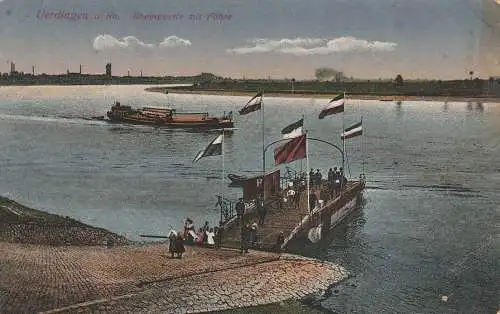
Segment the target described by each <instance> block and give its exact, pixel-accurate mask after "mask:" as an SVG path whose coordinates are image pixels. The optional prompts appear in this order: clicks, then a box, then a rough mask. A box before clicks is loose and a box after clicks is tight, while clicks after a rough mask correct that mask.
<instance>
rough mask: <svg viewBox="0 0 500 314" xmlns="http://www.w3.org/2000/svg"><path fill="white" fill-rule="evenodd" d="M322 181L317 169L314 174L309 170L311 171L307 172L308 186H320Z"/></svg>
mask: <svg viewBox="0 0 500 314" xmlns="http://www.w3.org/2000/svg"><path fill="white" fill-rule="evenodd" d="M322 181H323V175H322V174H321V172H320V171H319V169H316V172H314V170H313V169H312V168H311V171H309V184H310V185H311V186H320V185H321V183H322Z"/></svg>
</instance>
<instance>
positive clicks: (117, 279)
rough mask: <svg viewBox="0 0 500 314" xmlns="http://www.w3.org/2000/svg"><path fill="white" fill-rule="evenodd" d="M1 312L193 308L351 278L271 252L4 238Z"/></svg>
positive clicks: (317, 288) (254, 301)
mask: <svg viewBox="0 0 500 314" xmlns="http://www.w3.org/2000/svg"><path fill="white" fill-rule="evenodd" d="M0 252H1V254H0V312H2V313H36V312H41V313H99V312H102V313H196V312H208V311H217V310H226V309H233V308H238V307H246V306H254V305H261V304H270V303H276V302H280V301H284V300H288V299H301V298H303V297H306V296H308V295H310V294H314V293H321V292H322V291H324V290H325V289H327V288H328V287H329V286H330V285H333V284H335V283H337V282H339V281H340V280H343V279H344V278H346V276H347V273H346V271H345V270H344V269H343V268H342V267H340V266H335V265H332V264H325V263H321V262H318V261H313V260H306V259H295V257H290V256H285V255H283V256H280V255H277V254H272V253H265V252H259V251H251V252H250V253H249V254H247V255H244V256H242V255H241V254H240V253H239V252H238V251H234V250H227V249H220V250H216V249H205V248H191V247H187V252H186V254H185V257H184V258H183V259H171V258H170V256H169V255H168V254H167V245H166V244H152V245H147V246H141V247H136V246H123V247H115V248H111V249H107V248H104V247H76V246H70V247H53V246H42V245H26V244H14V243H5V242H1V243H0Z"/></svg>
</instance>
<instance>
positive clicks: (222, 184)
mask: <svg viewBox="0 0 500 314" xmlns="http://www.w3.org/2000/svg"><path fill="white" fill-rule="evenodd" d="M224 166H225V165H224V128H222V183H221V196H222V198H223V199H224V176H225V173H224V172H225V171H224Z"/></svg>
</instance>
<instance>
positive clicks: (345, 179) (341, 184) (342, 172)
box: [339, 167, 347, 189]
mask: <svg viewBox="0 0 500 314" xmlns="http://www.w3.org/2000/svg"><path fill="white" fill-rule="evenodd" d="M339 178H340V189H343V188H344V186H345V185H346V184H347V178H346V177H345V174H344V168H342V167H340V176H339Z"/></svg>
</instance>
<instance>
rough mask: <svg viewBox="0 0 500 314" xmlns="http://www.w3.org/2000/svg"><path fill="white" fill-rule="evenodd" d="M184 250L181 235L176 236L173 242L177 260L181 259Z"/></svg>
mask: <svg viewBox="0 0 500 314" xmlns="http://www.w3.org/2000/svg"><path fill="white" fill-rule="evenodd" d="M185 251H186V249H185V248H184V239H183V238H182V235H181V234H180V233H179V234H177V239H176V241H175V252H176V253H177V258H182V253H184V252H185Z"/></svg>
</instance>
